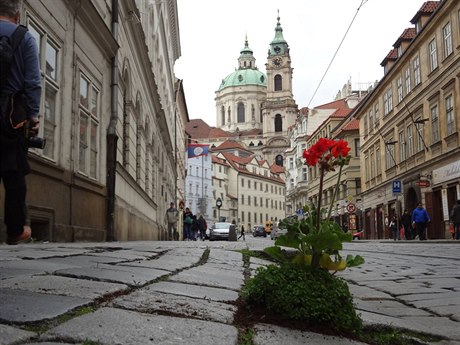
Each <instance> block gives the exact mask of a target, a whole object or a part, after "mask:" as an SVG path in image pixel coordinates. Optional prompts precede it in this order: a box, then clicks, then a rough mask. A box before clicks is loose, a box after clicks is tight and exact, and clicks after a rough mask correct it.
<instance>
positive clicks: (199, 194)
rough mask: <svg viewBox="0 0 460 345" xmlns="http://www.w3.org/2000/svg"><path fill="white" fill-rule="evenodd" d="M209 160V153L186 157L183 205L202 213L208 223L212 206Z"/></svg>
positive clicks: (210, 158) (196, 212) (210, 165)
mask: <svg viewBox="0 0 460 345" xmlns="http://www.w3.org/2000/svg"><path fill="white" fill-rule="evenodd" d="M211 161H212V157H211V154H208V155H202V156H198V157H193V158H188V159H187V178H186V181H185V191H186V192H185V206H186V207H188V208H190V211H192V213H193V214H195V215H198V214H201V215H203V217H204V219H206V222H208V223H209V221H210V220H211V215H212V206H213V198H212V171H211V170H212V164H211Z"/></svg>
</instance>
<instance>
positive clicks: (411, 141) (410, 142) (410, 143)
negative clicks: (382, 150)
mask: <svg viewBox="0 0 460 345" xmlns="http://www.w3.org/2000/svg"><path fill="white" fill-rule="evenodd" d="M406 134H407V135H406V137H407V145H406V147H407V157H408V158H409V157H412V155H413V154H414V138H413V137H412V125H409V126H407V128H406Z"/></svg>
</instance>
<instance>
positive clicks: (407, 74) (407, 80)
mask: <svg viewBox="0 0 460 345" xmlns="http://www.w3.org/2000/svg"><path fill="white" fill-rule="evenodd" d="M404 76H405V81H406V95H408V94H409V93H410V91H411V86H410V67H407V68H406V72H405V73H404Z"/></svg>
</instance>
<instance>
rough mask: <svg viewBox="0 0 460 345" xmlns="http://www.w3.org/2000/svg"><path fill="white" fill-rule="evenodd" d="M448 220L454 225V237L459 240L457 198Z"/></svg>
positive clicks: (459, 224)
mask: <svg viewBox="0 0 460 345" xmlns="http://www.w3.org/2000/svg"><path fill="white" fill-rule="evenodd" d="M450 221H451V222H452V224H453V225H454V238H455V239H456V240H460V200H457V204H456V205H454V207H453V208H452V212H451V214H450Z"/></svg>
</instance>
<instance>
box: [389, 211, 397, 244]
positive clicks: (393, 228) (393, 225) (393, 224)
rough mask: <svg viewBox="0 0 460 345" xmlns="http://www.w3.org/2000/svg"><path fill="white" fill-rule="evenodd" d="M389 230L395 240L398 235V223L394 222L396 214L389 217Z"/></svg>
mask: <svg viewBox="0 0 460 345" xmlns="http://www.w3.org/2000/svg"><path fill="white" fill-rule="evenodd" d="M389 228H390V231H391V233H392V236H393V240H394V241H396V240H398V239H399V236H398V224H397V222H396V216H393V217H392V218H391V222H390V226H389Z"/></svg>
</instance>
